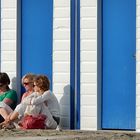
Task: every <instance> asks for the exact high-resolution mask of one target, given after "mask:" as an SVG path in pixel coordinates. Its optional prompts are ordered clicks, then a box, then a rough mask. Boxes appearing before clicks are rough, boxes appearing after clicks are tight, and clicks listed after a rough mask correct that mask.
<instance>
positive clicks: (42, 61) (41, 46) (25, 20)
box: [21, 0, 53, 81]
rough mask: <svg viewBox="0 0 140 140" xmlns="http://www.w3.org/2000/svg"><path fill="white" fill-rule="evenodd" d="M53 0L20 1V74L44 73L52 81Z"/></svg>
mask: <svg viewBox="0 0 140 140" xmlns="http://www.w3.org/2000/svg"><path fill="white" fill-rule="evenodd" d="M52 20H53V0H22V1H21V32H22V36H21V40H22V41H21V47H22V49H21V55H22V59H21V75H24V74H26V73H29V72H32V73H36V74H46V75H47V76H48V77H49V79H50V80H51V81H52V40H53V39H52V32H53V28H52V25H53V24H52Z"/></svg>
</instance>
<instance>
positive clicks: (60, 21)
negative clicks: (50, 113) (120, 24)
mask: <svg viewBox="0 0 140 140" xmlns="http://www.w3.org/2000/svg"><path fill="white" fill-rule="evenodd" d="M97 7H98V6H97V0H80V81H79V83H80V90H79V91H80V106H79V107H78V109H79V112H80V114H78V115H79V118H80V124H79V127H80V129H82V130H97V129H100V128H99V126H100V124H99V122H98V120H99V119H100V118H99V115H98V113H99V112H100V110H99V108H100V107H99V104H98V105H97V103H99V102H97V99H98V98H97V95H98V94H97V86H98V85H97V40H98V37H97V23H98V22H97V14H98V13H97V10H98V9H97ZM17 10H18V8H17V0H1V47H0V48H1V49H0V51H1V53H0V61H1V63H0V70H1V71H5V72H7V73H8V74H9V75H10V78H11V80H13V81H14V82H12V84H11V86H12V87H13V88H14V89H16V90H17V91H18V94H19V96H20V93H19V91H20V88H19V81H20V79H19V77H18V75H19V71H18V68H17V66H18V64H17V63H19V60H17V58H19V54H18V47H19V46H18V45H17V44H18V42H19V40H18V37H17ZM70 13H71V0H54V1H53V54H52V56H53V57H52V62H53V70H52V75H53V76H52V77H53V80H52V81H53V83H52V84H53V89H52V90H53V92H54V93H55V94H56V96H57V98H58V100H59V102H60V106H61V127H62V128H66V129H69V128H70V127H71V119H70V116H71V114H70V112H71V111H70V94H71V92H70V84H71V81H70V80H71V63H70V62H71V35H70V33H71V15H70ZM136 23H137V24H136V32H137V33H136V51H137V53H136V131H139V130H140V47H139V46H140V1H139V0H137V17H136ZM116 87H117V85H116ZM98 97H99V95H98ZM71 113H72V112H71ZM73 113H74V112H73ZM99 114H100V113H99Z"/></svg>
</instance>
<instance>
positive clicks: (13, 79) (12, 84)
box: [11, 77, 17, 91]
mask: <svg viewBox="0 0 140 140" xmlns="http://www.w3.org/2000/svg"><path fill="white" fill-rule="evenodd" d="M16 83H17V80H16V77H13V78H12V79H11V88H12V89H14V90H15V91H17V84H16Z"/></svg>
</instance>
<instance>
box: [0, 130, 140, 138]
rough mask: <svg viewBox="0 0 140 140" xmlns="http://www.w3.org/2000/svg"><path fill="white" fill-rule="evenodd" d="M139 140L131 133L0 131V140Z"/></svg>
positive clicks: (138, 136)
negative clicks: (16, 139)
mask: <svg viewBox="0 0 140 140" xmlns="http://www.w3.org/2000/svg"><path fill="white" fill-rule="evenodd" d="M15 137H16V138H17V137H18V140H24V139H28V140H57V139H58V140H72V139H74V140H140V133H136V132H133V131H78V130H77V131H76V130H75V131H72V130H61V131H59V130H17V129H11V130H8V129H2V130H0V140H14V139H15Z"/></svg>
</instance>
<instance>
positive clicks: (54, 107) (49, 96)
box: [22, 90, 60, 117]
mask: <svg viewBox="0 0 140 140" xmlns="http://www.w3.org/2000/svg"><path fill="white" fill-rule="evenodd" d="M36 95H38V94H37V92H34V93H32V94H31V95H29V96H28V98H27V99H24V100H23V102H22V103H24V104H31V105H38V104H41V103H45V104H46V105H47V107H48V109H49V111H50V113H51V114H52V116H55V117H60V107H59V103H58V100H57V98H56V96H55V95H54V94H53V93H52V92H51V91H50V90H48V91H45V92H44V93H43V94H42V95H40V96H37V97H36V98H32V97H35V96H36Z"/></svg>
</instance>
